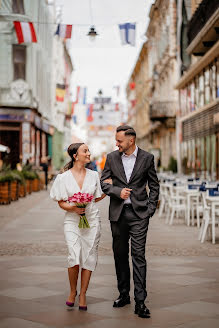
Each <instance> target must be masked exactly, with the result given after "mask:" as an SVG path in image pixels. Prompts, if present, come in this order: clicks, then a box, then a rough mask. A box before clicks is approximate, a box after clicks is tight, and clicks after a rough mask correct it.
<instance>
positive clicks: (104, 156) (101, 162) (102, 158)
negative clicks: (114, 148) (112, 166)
mask: <svg viewBox="0 0 219 328" xmlns="http://www.w3.org/2000/svg"><path fill="white" fill-rule="evenodd" d="M105 163H106V153H102V157H101V160H100V163H99V166H100V170H101V172H102V171H103V169H104V166H105Z"/></svg>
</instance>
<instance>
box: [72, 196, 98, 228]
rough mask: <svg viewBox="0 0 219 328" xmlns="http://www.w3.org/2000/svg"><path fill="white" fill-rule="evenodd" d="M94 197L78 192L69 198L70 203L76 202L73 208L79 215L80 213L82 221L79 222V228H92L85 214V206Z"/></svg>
mask: <svg viewBox="0 0 219 328" xmlns="http://www.w3.org/2000/svg"><path fill="white" fill-rule="evenodd" d="M93 198H94V196H93V195H90V194H88V193H81V192H78V193H76V194H74V195H73V196H71V197H69V198H68V203H74V205H75V206H73V208H72V210H73V211H74V212H75V213H77V214H78V215H80V221H79V224H78V227H79V228H82V229H83V228H90V225H89V223H88V221H87V218H86V215H85V207H86V206H87V204H88V203H90V202H92V200H93Z"/></svg>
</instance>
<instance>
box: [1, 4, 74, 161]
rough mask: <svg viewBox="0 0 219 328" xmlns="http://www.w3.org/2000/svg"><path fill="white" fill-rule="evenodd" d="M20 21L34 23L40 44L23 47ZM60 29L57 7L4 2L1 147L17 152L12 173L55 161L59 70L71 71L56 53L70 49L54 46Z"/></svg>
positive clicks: (2, 6)
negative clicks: (20, 166) (46, 159)
mask: <svg viewBox="0 0 219 328" xmlns="http://www.w3.org/2000/svg"><path fill="white" fill-rule="evenodd" d="M14 21H21V22H33V25H34V28H35V32H36V37H37V43H22V44H18V40H17V37H16V33H15V29H14V24H13V22H14ZM55 29H56V13H55V5H49V3H48V1H45V0H40V1H28V0H17V1H16V0H10V1H8V0H2V1H1V7H0V143H1V144H3V145H6V146H8V147H9V148H10V149H11V150H12V151H11V152H10V153H9V154H8V155H7V156H8V158H7V159H6V160H7V162H8V163H9V164H11V166H12V167H15V166H16V164H17V163H18V162H20V163H22V164H25V163H26V161H27V160H31V162H32V163H33V164H35V165H39V164H40V161H41V158H42V157H43V156H49V157H50V158H52V157H54V152H53V149H52V148H54V142H53V140H52V139H53V135H54V132H55V131H56V129H57V124H58V123H57V122H59V121H60V120H59V119H58V120H57V116H56V113H57V111H58V110H59V108H58V107H57V106H56V100H55V99H56V98H55V97H56V83H60V82H59V81H58V78H57V74H56V73H57V69H56V68H57V66H61V65H62V66H63V67H64V69H65V63H64V60H63V61H62V62H61V64H60V60H59V63H58V64H57V65H56V62H55V57H54V54H56V53H57V51H56V50H57V49H59V48H60V47H61V48H62V49H64V44H62V42H61V41H58V44H56V45H54V42H55V37H54V33H55ZM54 49H56V50H55V51H54ZM63 51H64V52H65V50H63ZM70 66H71V65H70ZM71 70H72V68H71ZM63 117H64V118H65V115H63ZM64 121H65V120H63V125H62V126H61V127H60V129H61V130H62V131H61V132H60V134H63V133H64V130H65V125H64ZM60 129H59V131H60ZM55 139H56V140H57V138H55ZM63 142H64V137H63ZM62 152H63V145H62ZM1 156H3V155H1Z"/></svg>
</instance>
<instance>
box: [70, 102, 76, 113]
mask: <svg viewBox="0 0 219 328" xmlns="http://www.w3.org/2000/svg"><path fill="white" fill-rule="evenodd" d="M75 104H76V103H75V102H74V101H73V102H72V103H71V115H74V112H75Z"/></svg>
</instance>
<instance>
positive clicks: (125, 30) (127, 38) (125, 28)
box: [119, 23, 135, 47]
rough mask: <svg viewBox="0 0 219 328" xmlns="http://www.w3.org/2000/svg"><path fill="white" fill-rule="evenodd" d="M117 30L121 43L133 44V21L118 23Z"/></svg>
mask: <svg viewBox="0 0 219 328" xmlns="http://www.w3.org/2000/svg"><path fill="white" fill-rule="evenodd" d="M119 31H120V37H121V42H122V44H123V45H124V44H130V46H133V47H134V46H135V23H125V24H119Z"/></svg>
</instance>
